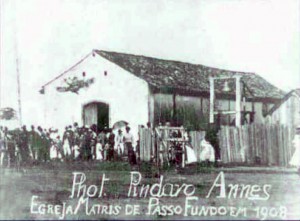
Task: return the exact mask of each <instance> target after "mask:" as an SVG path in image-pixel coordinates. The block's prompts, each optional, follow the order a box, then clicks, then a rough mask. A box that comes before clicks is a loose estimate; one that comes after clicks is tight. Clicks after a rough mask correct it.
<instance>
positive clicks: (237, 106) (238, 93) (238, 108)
mask: <svg viewBox="0 0 300 221" xmlns="http://www.w3.org/2000/svg"><path fill="white" fill-rule="evenodd" d="M235 88H236V89H235V90H236V91H235V93H236V99H235V111H236V115H235V126H236V127H239V126H241V77H240V76H236V85H235Z"/></svg>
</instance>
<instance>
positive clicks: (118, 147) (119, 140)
mask: <svg viewBox="0 0 300 221" xmlns="http://www.w3.org/2000/svg"><path fill="white" fill-rule="evenodd" d="M114 149H115V151H116V152H117V153H118V156H122V155H123V154H124V143H123V133H122V130H121V129H119V130H118V134H117V135H116V137H115V147H114Z"/></svg>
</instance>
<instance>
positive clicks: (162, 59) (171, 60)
mask: <svg viewBox="0 0 300 221" xmlns="http://www.w3.org/2000/svg"><path fill="white" fill-rule="evenodd" d="M93 51H95V52H97V53H98V54H99V52H104V53H113V54H120V55H130V56H135V57H143V58H148V59H153V60H159V61H167V62H177V63H182V64H189V65H195V66H201V67H204V68H207V69H214V70H218V71H228V72H236V73H242V74H249V75H256V74H255V72H245V71H236V70H228V69H222V68H216V67H211V66H207V65H203V64H196V63H191V62H185V61H178V60H174V59H165V58H157V57H152V56H145V55H139V54H130V53H124V52H117V51H106V50H98V49H94V50H93ZM100 55H101V54H100Z"/></svg>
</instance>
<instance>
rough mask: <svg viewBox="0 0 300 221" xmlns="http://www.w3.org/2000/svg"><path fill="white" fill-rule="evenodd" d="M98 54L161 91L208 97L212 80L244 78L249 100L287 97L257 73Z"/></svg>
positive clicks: (103, 53) (217, 86) (217, 89)
mask: <svg viewBox="0 0 300 221" xmlns="http://www.w3.org/2000/svg"><path fill="white" fill-rule="evenodd" d="M95 52H96V53H97V54H99V55H100V56H101V57H103V58H105V59H107V60H109V61H111V62H113V63H115V64H116V65H118V66H120V67H121V68H123V69H125V70H127V71H129V72H130V73H132V74H134V75H135V76H137V77H139V78H142V79H144V80H145V81H146V82H148V84H149V85H150V87H152V88H153V89H156V90H159V91H161V90H167V91H183V92H193V93H194V94H206V95H207V94H209V76H234V75H241V76H242V78H241V80H242V81H243V82H244V83H245V84H246V96H247V97H253V98H254V100H266V99H270V100H274V99H275V100H278V99H281V98H282V97H283V96H284V92H283V91H281V90H280V89H278V88H277V87H275V86H273V85H272V84H270V83H269V82H268V81H266V80H265V79H264V78H262V77H260V76H259V75H256V74H254V73H247V72H237V71H228V70H222V69H217V68H211V67H207V66H204V65H197V64H190V63H186V62H180V61H172V60H163V59H157V58H152V57H146V56H140V55H132V54H125V53H117V52H109V51H101V50H95ZM223 82H224V81H223ZM223 82H220V81H216V82H215V83H216V86H215V92H216V94H222V93H223V92H222V90H221V89H222V85H223V84H222V83H223ZM228 82H229V86H230V88H233V90H232V91H231V92H230V93H231V95H234V94H235V83H234V80H230V81H228Z"/></svg>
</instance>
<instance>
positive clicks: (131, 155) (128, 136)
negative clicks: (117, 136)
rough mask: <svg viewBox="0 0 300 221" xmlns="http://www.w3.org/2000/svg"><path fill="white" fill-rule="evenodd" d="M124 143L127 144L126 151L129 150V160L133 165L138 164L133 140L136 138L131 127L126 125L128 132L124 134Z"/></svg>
mask: <svg viewBox="0 0 300 221" xmlns="http://www.w3.org/2000/svg"><path fill="white" fill-rule="evenodd" d="M123 140H124V144H125V151H126V150H127V151H128V161H129V163H130V164H131V165H133V164H136V158H135V154H134V150H133V146H132V144H133V142H134V138H133V135H132V133H131V132H130V127H128V126H127V127H126V133H125V134H124V138H123Z"/></svg>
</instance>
